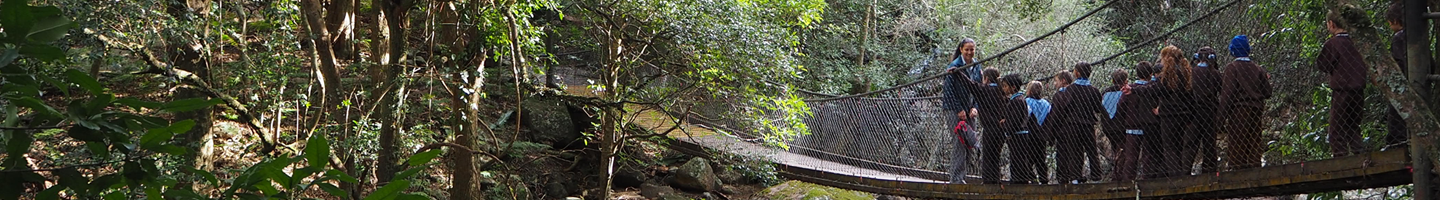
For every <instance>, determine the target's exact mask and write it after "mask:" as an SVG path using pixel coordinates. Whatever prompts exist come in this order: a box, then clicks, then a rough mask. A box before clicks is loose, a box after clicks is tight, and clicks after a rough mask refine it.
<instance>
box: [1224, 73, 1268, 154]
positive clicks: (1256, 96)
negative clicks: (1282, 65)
mask: <svg viewBox="0 0 1440 200" xmlns="http://www.w3.org/2000/svg"><path fill="white" fill-rule="evenodd" d="M1220 88H1221V89H1220V110H1221V113H1222V114H1223V115H1224V116H1226V117H1225V119H1226V123H1227V124H1229V126H1227V127H1229V128H1228V129H1227V130H1226V132H1227V133H1229V134H1230V135H1229V136H1228V137H1226V140H1225V143H1226V144H1229V145H1228V146H1227V147H1226V148H1225V161H1226V162H1229V163H1230V169H1232V170H1234V169H1245V168H1253V167H1260V156H1261V155H1262V154H1263V153H1265V150H1266V149H1265V142H1264V141H1262V140H1261V139H1262V138H1261V135H1260V133H1261V131H1264V130H1265V122H1264V121H1263V120H1261V118H1260V117H1261V115H1262V114H1263V112H1262V111H1264V110H1265V99H1269V98H1270V75H1268V73H1267V72H1265V70H1264V69H1261V68H1260V66H1256V65H1255V63H1252V62H1250V58H1249V57H1241V58H1236V59H1235V62H1230V64H1229V65H1226V66H1225V76H1224V83H1222V85H1221V87H1220Z"/></svg>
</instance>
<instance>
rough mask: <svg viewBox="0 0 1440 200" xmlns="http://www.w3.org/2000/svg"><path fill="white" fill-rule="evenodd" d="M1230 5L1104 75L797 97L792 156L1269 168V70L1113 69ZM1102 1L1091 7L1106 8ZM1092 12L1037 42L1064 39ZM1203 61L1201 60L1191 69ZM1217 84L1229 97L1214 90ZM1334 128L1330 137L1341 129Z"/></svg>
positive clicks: (1120, 176)
mask: <svg viewBox="0 0 1440 200" xmlns="http://www.w3.org/2000/svg"><path fill="white" fill-rule="evenodd" d="M1238 2H1239V1H1238V0H1237V1H1229V2H1227V3H1224V4H1221V5H1220V6H1219V7H1217V8H1215V9H1213V10H1211V11H1210V12H1206V13H1204V14H1202V15H1200V16H1199V17H1197V18H1194V19H1191V20H1190V21H1188V22H1186V23H1183V24H1181V25H1180V26H1178V27H1175V28H1174V29H1171V30H1169V31H1166V32H1163V33H1162V34H1160V35H1157V36H1155V37H1153V38H1151V39H1148V40H1145V41H1143V42H1141V43H1138V44H1132V45H1131V47H1128V48H1126V49H1125V50H1124V51H1120V52H1117V53H1115V54H1113V55H1110V56H1106V57H1103V58H1101V59H1098V60H1096V61H1094V62H1091V63H1095V64H1096V65H1100V64H1106V65H1112V66H1111V67H1112V68H1109V69H1116V68H1118V69H1121V70H1120V71H1108V70H1107V71H1100V70H1095V68H1098V67H1095V66H1088V65H1087V66H1085V67H1084V69H1081V67H1079V66H1074V67H1071V66H1065V67H1059V68H1064V72H1063V73H1064V74H1066V75H1059V74H1060V73H1061V72H1058V71H1061V70H1054V71H1057V72H1052V73H1043V72H1042V74H1045V75H1041V76H1032V77H1024V76H1019V77H1016V78H1018V79H1019V81H1012V80H1010V79H1016V78H1012V77H1009V76H1011V75H1010V74H1022V73H1017V72H1026V73H1023V74H1031V73H1029V72H1033V71H1036V70H1040V71H1045V70H1044V69H1037V68H1041V67H1014V66H1005V67H996V68H997V69H999V70H998V71H1000V72H1001V73H994V74H996V75H968V76H966V77H961V78H960V79H954V78H953V77H947V76H952V74H949V73H942V74H937V75H933V76H928V77H925V78H922V79H919V80H917V81H914V82H911V83H907V84H902V85H899V86H896V87H891V88H886V89H881V90H876V91H871V92H866V93H861V94H856V95H827V94H809V93H807V94H808V95H811V96H812V97H813V99H808V100H806V102H807V103H808V104H809V106H810V107H811V109H812V116H811V117H809V118H807V119H805V120H804V121H805V123H806V124H807V125H808V126H809V128H810V133H811V135H807V136H801V137H799V138H797V139H796V140H794V141H791V142H790V143H789V144H790V145H791V146H792V147H796V148H792V149H791V151H792V152H796V153H801V154H807V155H811V156H816V157H839V158H845V159H847V160H846V162H845V163H846V164H851V165H856V166H860V167H867V168H877V169H881V168H884V169H893V168H894V167H896V166H898V167H903V168H906V169H907V170H910V171H911V172H909V173H916V172H919V173H931V174H935V173H939V174H946V173H957V172H960V171H954V170H953V168H954V167H953V166H955V165H963V166H965V168H967V169H968V170H964V171H963V173H964V174H965V175H966V176H965V177H969V178H970V179H972V180H973V179H979V180H982V182H984V183H1000V182H1008V183H1045V184H1056V183H1095V182H1109V181H1119V180H1137V179H1161V178H1168V177H1178V176H1190V175H1199V174H1207V173H1215V172H1220V171H1226V170H1239V169H1248V168H1254V167H1260V166H1262V165H1267V161H1265V160H1263V154H1264V153H1265V152H1267V151H1268V150H1270V148H1271V147H1270V146H1269V145H1271V144H1273V143H1275V142H1276V141H1275V139H1273V138H1267V137H1266V136H1264V135H1262V132H1264V131H1265V130H1266V129H1268V128H1267V127H1268V126H1266V123H1267V121H1266V120H1264V119H1262V118H1263V117H1264V116H1263V115H1264V110H1265V109H1266V108H1265V98H1268V97H1269V95H1270V94H1269V93H1270V92H1271V91H1269V90H1270V88H1269V86H1268V79H1269V77H1270V75H1268V74H1266V73H1267V72H1266V71H1265V70H1264V69H1260V68H1258V66H1255V65H1254V64H1252V63H1250V61H1249V60H1248V58H1237V59H1234V60H1220V59H1216V57H1215V56H1209V55H1212V54H1217V53H1216V52H1214V50H1213V49H1212V50H1208V51H1209V52H1197V51H1196V50H1193V49H1178V48H1176V49H1166V50H1162V51H1161V52H1159V53H1158V54H1160V56H1159V57H1161V61H1158V62H1155V63H1147V64H1139V63H1117V62H1114V61H1112V60H1113V59H1115V58H1117V57H1119V56H1120V55H1124V54H1129V53H1133V52H1135V51H1136V50H1138V49H1141V48H1142V47H1145V46H1150V45H1152V43H1155V42H1157V41H1160V39H1163V38H1166V37H1170V35H1172V34H1175V33H1177V32H1179V31H1181V30H1184V29H1187V28H1189V27H1190V26H1191V25H1193V24H1195V23H1196V22H1198V21H1201V20H1205V19H1207V18H1210V17H1212V16H1215V15H1217V14H1219V13H1221V11H1222V10H1225V9H1230V8H1232V7H1233V6H1234V5H1236V4H1237V3H1238ZM1110 3H1113V2H1110ZM1110 3H1107V4H1105V5H1104V6H1101V7H1098V8H1095V9H1096V10H1097V11H1098V10H1100V9H1105V8H1106V7H1108V6H1109V5H1110ZM1095 12H1096V11H1091V12H1089V13H1087V14H1086V15H1085V16H1082V17H1080V18H1077V19H1075V20H1074V21H1072V22H1070V23H1067V24H1066V26H1062V27H1061V28H1058V29H1056V30H1055V31H1052V32H1050V33H1048V34H1046V35H1045V36H1048V35H1049V34H1053V33H1056V32H1062V31H1063V30H1064V29H1065V28H1067V27H1068V26H1069V25H1071V24H1074V23H1075V22H1078V21H1080V20H1083V19H1085V18H1086V17H1088V16H1090V14H1093V13H1095ZM1044 39H1045V37H1044V36H1042V37H1037V38H1034V39H1032V40H1030V41H1027V42H1025V43H1022V44H1021V45H1020V46H1016V47H1014V48H1011V49H1009V50H1006V51H1004V52H1001V53H999V54H997V55H995V56H991V57H989V58H985V59H980V60H974V62H970V63H969V64H967V65H965V66H961V67H959V69H962V70H965V69H967V68H970V67H973V66H984V63H986V62H987V61H990V60H994V59H998V58H1001V57H1004V56H1005V55H1007V54H1010V53H1012V52H1020V51H1026V49H1024V47H1025V46H1026V45H1029V44H1034V43H1037V42H1039V41H1041V40H1044ZM1247 45H1248V44H1247ZM1152 53H1153V52H1152ZM1201 53H1205V54H1201ZM1201 55H1206V57H1204V58H1202V57H1201ZM1202 62H1203V63H1204V65H1206V66H1204V67H1201V66H1196V65H1197V64H1199V63H1202ZM1117 65H1118V66H1117ZM1222 66H1223V67H1222ZM1050 68H1054V67H1050ZM974 70H975V71H980V70H978V69H974ZM1006 71H1009V72H1006ZM967 72H972V73H973V71H967ZM982 74H983V73H982ZM997 75H1006V76H997ZM981 76H986V77H988V78H985V77H981ZM1056 77H1066V78H1056ZM947 78H949V79H947ZM1226 79H1232V80H1241V81H1242V82H1244V80H1260V81H1259V82H1248V83H1260V84H1251V85H1241V86H1230V85H1224V84H1229V83H1225V81H1224V80H1226ZM1090 80H1107V81H1105V82H1099V81H1096V82H1091V81H1090ZM1116 80H1120V81H1116ZM1042 81H1043V82H1042ZM1236 84H1239V83H1236ZM962 85H968V86H962ZM1222 85H1223V86H1224V87H1227V88H1230V89H1228V90H1227V89H1221V88H1222V87H1221V86H1222ZM947 90H969V91H965V92H962V93H966V94H967V95H966V96H971V97H965V98H966V99H964V100H963V101H967V103H966V104H967V105H965V106H961V107H962V108H961V109H955V108H949V107H951V106H947V105H946V104H947V103H953V102H947V101H962V100H956V99H954V98H952V97H949V96H947V95H945V94H946V92H948V91H947ZM1260 90H1264V91H1260ZM1341 92H1346V91H1341ZM1262 93H1263V94H1262ZM1222 94H1223V95H1222ZM1342 98H1343V97H1342ZM1362 98H1363V97H1362ZM1344 100H1346V99H1340V100H1338V101H1344ZM1351 100H1353V99H1351ZM1352 102H1353V101H1352ZM971 108H974V109H975V110H976V111H978V112H976V114H977V115H978V116H975V117H974V118H970V119H966V120H963V121H965V122H966V123H967V125H969V126H972V127H974V128H975V130H978V131H976V135H975V138H974V140H973V141H974V142H976V143H979V145H974V146H966V145H961V141H966V140H965V139H963V138H965V137H962V136H959V135H957V134H956V131H955V128H956V125H957V124H956V122H957V121H962V120H960V119H959V118H961V116H957V115H962V114H961V113H968V112H969V111H970V109H971ZM1342 109H1348V108H1342ZM1332 112H1337V111H1332ZM1338 112H1361V111H1358V110H1355V109H1350V110H1338ZM1350 115H1354V113H1350ZM965 118H969V117H968V116H967V117H965ZM1356 118H1358V116H1356ZM1338 122H1339V123H1336V121H1332V123H1334V124H1344V123H1345V122H1346V121H1345V120H1340V121H1338ZM1339 129H1340V130H1334V128H1332V130H1331V131H1341V132H1346V131H1348V130H1349V129H1345V128H1339ZM1336 135H1337V136H1343V137H1333V138H1329V139H1328V140H1329V142H1330V143H1332V144H1337V145H1340V144H1344V145H1340V146H1336V147H1348V148H1352V149H1350V150H1345V149H1341V148H1335V149H1339V150H1336V151H1334V152H1333V156H1344V155H1351V154H1355V153H1358V152H1363V151H1370V150H1378V149H1367V148H1363V147H1358V146H1354V145H1358V144H1354V143H1356V142H1358V140H1360V138H1357V137H1359V133H1348V132H1347V133H1341V134H1336ZM1352 144H1353V145H1352ZM956 154H966V156H957V155H956ZM955 159H965V160H964V161H962V162H959V163H957V162H953V161H954V160H955ZM1316 159H1323V158H1316ZM1312 160H1313V159H1312ZM1275 164H1284V163H1280V162H1276V161H1269V162H1268V165H1275ZM881 165H883V166H881ZM892 173H897V172H892ZM950 177H956V176H942V177H940V179H953V178H950ZM952 182H958V181H952Z"/></svg>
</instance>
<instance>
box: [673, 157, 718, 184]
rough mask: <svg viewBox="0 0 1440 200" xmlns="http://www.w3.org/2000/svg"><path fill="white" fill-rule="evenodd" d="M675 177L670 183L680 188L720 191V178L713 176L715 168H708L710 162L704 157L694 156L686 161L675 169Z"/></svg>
mask: <svg viewBox="0 0 1440 200" xmlns="http://www.w3.org/2000/svg"><path fill="white" fill-rule="evenodd" d="M674 175H675V178H674V179H671V180H670V184H671V185H674V186H675V187H679V188H681V189H690V190H697V191H720V189H721V188H720V186H722V185H723V183H721V182H720V178H719V177H716V176H715V170H713V169H711V168H710V162H709V161H707V160H705V159H704V158H694V159H690V161H686V162H685V164H683V165H680V167H679V168H678V169H675V174H674Z"/></svg>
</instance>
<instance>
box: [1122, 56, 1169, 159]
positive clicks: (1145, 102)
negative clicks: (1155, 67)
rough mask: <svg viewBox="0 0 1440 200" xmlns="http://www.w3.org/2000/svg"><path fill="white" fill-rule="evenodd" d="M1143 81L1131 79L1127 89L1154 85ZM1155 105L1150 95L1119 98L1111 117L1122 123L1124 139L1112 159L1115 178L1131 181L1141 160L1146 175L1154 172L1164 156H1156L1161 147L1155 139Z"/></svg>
mask: <svg viewBox="0 0 1440 200" xmlns="http://www.w3.org/2000/svg"><path fill="white" fill-rule="evenodd" d="M1147 82H1148V81H1145V80H1138V81H1135V83H1131V84H1130V88H1131V89H1132V90H1133V89H1137V88H1143V87H1151V86H1153V85H1156V84H1157V83H1147ZM1159 106H1160V101H1159V99H1158V98H1157V97H1156V96H1154V95H1149V94H1139V93H1130V94H1125V95H1124V96H1123V97H1121V98H1120V104H1119V106H1118V108H1116V110H1115V119H1114V120H1116V121H1121V122H1122V123H1123V124H1124V127H1125V132H1126V134H1125V138H1126V139H1125V140H1124V141H1125V144H1124V145H1121V146H1122V147H1120V156H1119V158H1117V159H1116V164H1115V180H1135V174H1136V172H1138V171H1140V170H1139V169H1140V165H1141V163H1144V165H1145V170H1144V171H1146V173H1144V174H1147V175H1149V174H1155V173H1156V171H1155V168H1156V167H1158V166H1160V164H1161V163H1164V160H1163V158H1164V156H1160V154H1159V152H1158V151H1159V150H1160V148H1161V147H1159V145H1160V144H1161V143H1160V141H1158V140H1159V139H1160V138H1159V132H1158V131H1159V130H1160V117H1159V116H1156V115H1155V111H1154V110H1155V108H1156V107H1159ZM1142 160H1143V161H1142Z"/></svg>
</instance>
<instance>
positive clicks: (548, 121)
mask: <svg viewBox="0 0 1440 200" xmlns="http://www.w3.org/2000/svg"><path fill="white" fill-rule="evenodd" d="M521 104H522V105H521V107H522V108H524V109H525V111H524V112H523V113H521V114H522V116H523V117H522V118H521V125H523V126H525V128H526V129H527V130H529V131H530V134H528V136H529V137H530V138H529V139H530V141H534V142H536V143H541V144H547V145H550V146H552V147H561V148H563V147H566V146H569V145H570V144H571V143H573V142H575V141H577V140H578V139H580V137H582V136H583V135H581V133H580V131H579V129H576V128H575V123H574V121H572V119H571V116H570V109H569V108H568V105H566V104H565V103H564V102H562V101H560V100H559V99H556V98H546V97H539V98H530V99H527V100H525V102H524V103H521Z"/></svg>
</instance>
